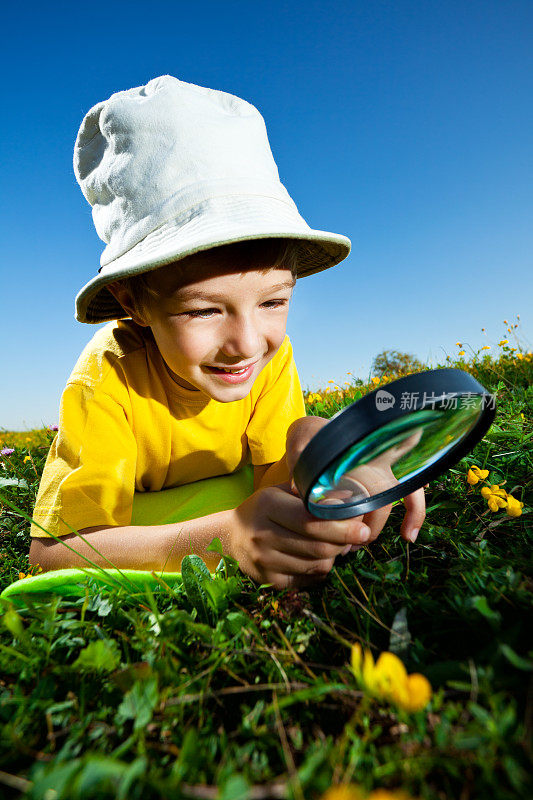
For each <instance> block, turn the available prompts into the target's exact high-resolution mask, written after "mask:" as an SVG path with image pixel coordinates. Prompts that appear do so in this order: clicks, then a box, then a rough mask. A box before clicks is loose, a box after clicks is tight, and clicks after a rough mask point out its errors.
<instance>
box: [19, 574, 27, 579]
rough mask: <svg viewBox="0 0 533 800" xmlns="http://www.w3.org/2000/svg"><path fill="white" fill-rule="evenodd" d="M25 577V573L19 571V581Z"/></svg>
mask: <svg viewBox="0 0 533 800" xmlns="http://www.w3.org/2000/svg"><path fill="white" fill-rule="evenodd" d="M25 577H26V575H25V574H24V573H23V572H19V581H21V580H22V579H23V578H25Z"/></svg>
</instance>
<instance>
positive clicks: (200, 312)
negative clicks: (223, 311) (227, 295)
mask: <svg viewBox="0 0 533 800" xmlns="http://www.w3.org/2000/svg"><path fill="white" fill-rule="evenodd" d="M216 312H217V309H216V308H197V309H195V310H194V311H186V312H185V315H186V316H187V317H199V318H200V319H202V318H206V319H207V317H210V316H211V315H212V314H216Z"/></svg>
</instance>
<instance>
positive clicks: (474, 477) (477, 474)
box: [466, 465, 489, 486]
mask: <svg viewBox="0 0 533 800" xmlns="http://www.w3.org/2000/svg"><path fill="white" fill-rule="evenodd" d="M488 474H489V471H488V469H480V468H479V467H476V466H475V465H474V466H472V467H470V469H469V470H468V472H467V475H466V480H467V481H468V483H469V484H470V486H474V484H476V483H479V481H484V480H485V479H486V478H487V477H488Z"/></svg>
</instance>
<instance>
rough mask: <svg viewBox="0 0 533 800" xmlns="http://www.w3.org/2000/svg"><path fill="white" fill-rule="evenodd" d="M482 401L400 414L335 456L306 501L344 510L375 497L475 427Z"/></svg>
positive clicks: (423, 466) (473, 398)
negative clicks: (347, 506)
mask: <svg viewBox="0 0 533 800" xmlns="http://www.w3.org/2000/svg"><path fill="white" fill-rule="evenodd" d="M483 403H484V400H483V397H482V396H469V397H468V398H461V397H460V398H458V402H457V399H456V405H455V407H453V408H446V407H445V406H444V405H441V406H440V407H435V408H424V409H420V410H418V411H413V412H412V413H409V414H404V415H403V416H401V417H398V418H397V419H394V420H392V421H391V422H389V423H387V424H386V425H383V426H382V427H380V428H378V430H375V431H373V433H370V434H368V435H367V436H364V437H363V438H362V439H360V440H359V441H358V442H355V443H354V444H352V445H350V446H349V447H348V448H347V449H346V450H344V452H342V453H341V455H340V456H338V457H337V458H336V459H335V460H334V461H333V462H332V463H331V464H330V465H329V466H328V467H327V468H326V469H325V470H324V471H323V472H322V474H321V475H320V476H319V478H318V479H317V480H316V482H315V483H314V484H313V486H312V487H311V491H310V494H309V503H312V504H315V505H329V506H344V505H350V504H353V503H354V502H358V501H360V500H364V499H365V498H369V497H375V496H377V495H380V494H381V493H382V492H386V491H387V490H389V489H391V488H392V487H394V486H397V485H398V484H399V483H402V482H404V481H407V480H408V479H410V478H413V477H414V476H415V475H417V473H419V472H421V471H422V470H424V469H426V468H427V467H429V466H430V465H431V464H433V463H434V462H436V461H437V460H439V459H441V458H442V456H443V455H444V454H445V453H446V452H447V451H448V450H451V448H452V447H454V446H455V445H456V444H457V443H458V442H459V441H460V440H461V439H464V437H465V436H467V435H468V433H469V432H470V431H471V430H472V429H473V428H474V427H475V425H476V424H477V422H478V421H479V419H480V417H481V415H482V413H483Z"/></svg>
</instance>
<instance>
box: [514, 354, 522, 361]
mask: <svg viewBox="0 0 533 800" xmlns="http://www.w3.org/2000/svg"><path fill="white" fill-rule="evenodd" d="M516 357H517V358H519V359H520V361H522V359H523V358H524V356H523V354H522V353H517V354H516Z"/></svg>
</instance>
